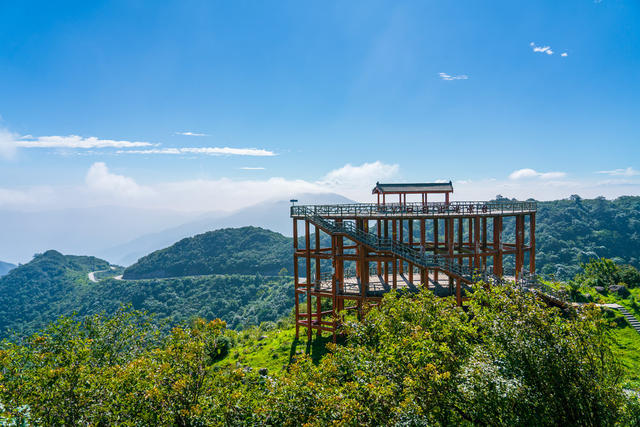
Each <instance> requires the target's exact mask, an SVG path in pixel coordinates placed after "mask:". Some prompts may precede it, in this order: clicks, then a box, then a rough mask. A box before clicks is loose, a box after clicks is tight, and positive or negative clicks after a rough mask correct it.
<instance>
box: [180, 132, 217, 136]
mask: <svg viewBox="0 0 640 427" xmlns="http://www.w3.org/2000/svg"><path fill="white" fill-rule="evenodd" d="M176 135H184V136H209V135H208V134H206V133H197V132H190V131H186V132H176Z"/></svg>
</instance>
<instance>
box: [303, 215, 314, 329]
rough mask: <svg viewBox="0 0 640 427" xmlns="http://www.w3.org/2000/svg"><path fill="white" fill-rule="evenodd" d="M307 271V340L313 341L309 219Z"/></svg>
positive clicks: (305, 222) (306, 246) (306, 236)
mask: <svg viewBox="0 0 640 427" xmlns="http://www.w3.org/2000/svg"><path fill="white" fill-rule="evenodd" d="M304 244H305V246H304V249H305V261H306V265H305V270H306V271H305V273H306V279H305V280H306V281H307V340H309V341H311V323H312V315H311V239H310V238H309V220H308V219H305V220H304Z"/></svg>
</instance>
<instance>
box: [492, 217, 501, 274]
mask: <svg viewBox="0 0 640 427" xmlns="http://www.w3.org/2000/svg"><path fill="white" fill-rule="evenodd" d="M493 250H494V251H495V252H496V253H495V254H494V255H493V274H495V275H496V276H498V277H502V217H499V216H494V217H493Z"/></svg>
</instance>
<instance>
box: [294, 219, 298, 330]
mask: <svg viewBox="0 0 640 427" xmlns="http://www.w3.org/2000/svg"><path fill="white" fill-rule="evenodd" d="M299 285H300V280H299V278H298V220H297V219H296V218H293V291H294V294H295V297H294V298H295V304H296V339H299V338H300V295H299V293H298V286H299Z"/></svg>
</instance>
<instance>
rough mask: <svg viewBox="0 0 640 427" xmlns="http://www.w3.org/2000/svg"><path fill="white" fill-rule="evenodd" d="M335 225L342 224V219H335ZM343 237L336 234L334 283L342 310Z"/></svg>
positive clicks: (340, 309)
mask: <svg viewBox="0 0 640 427" xmlns="http://www.w3.org/2000/svg"><path fill="white" fill-rule="evenodd" d="M336 225H342V220H341V219H337V220H336ZM343 255H344V237H343V236H341V235H339V236H336V285H337V293H338V294H339V295H338V297H337V299H338V311H342V310H344V297H343V293H344V258H343Z"/></svg>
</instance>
